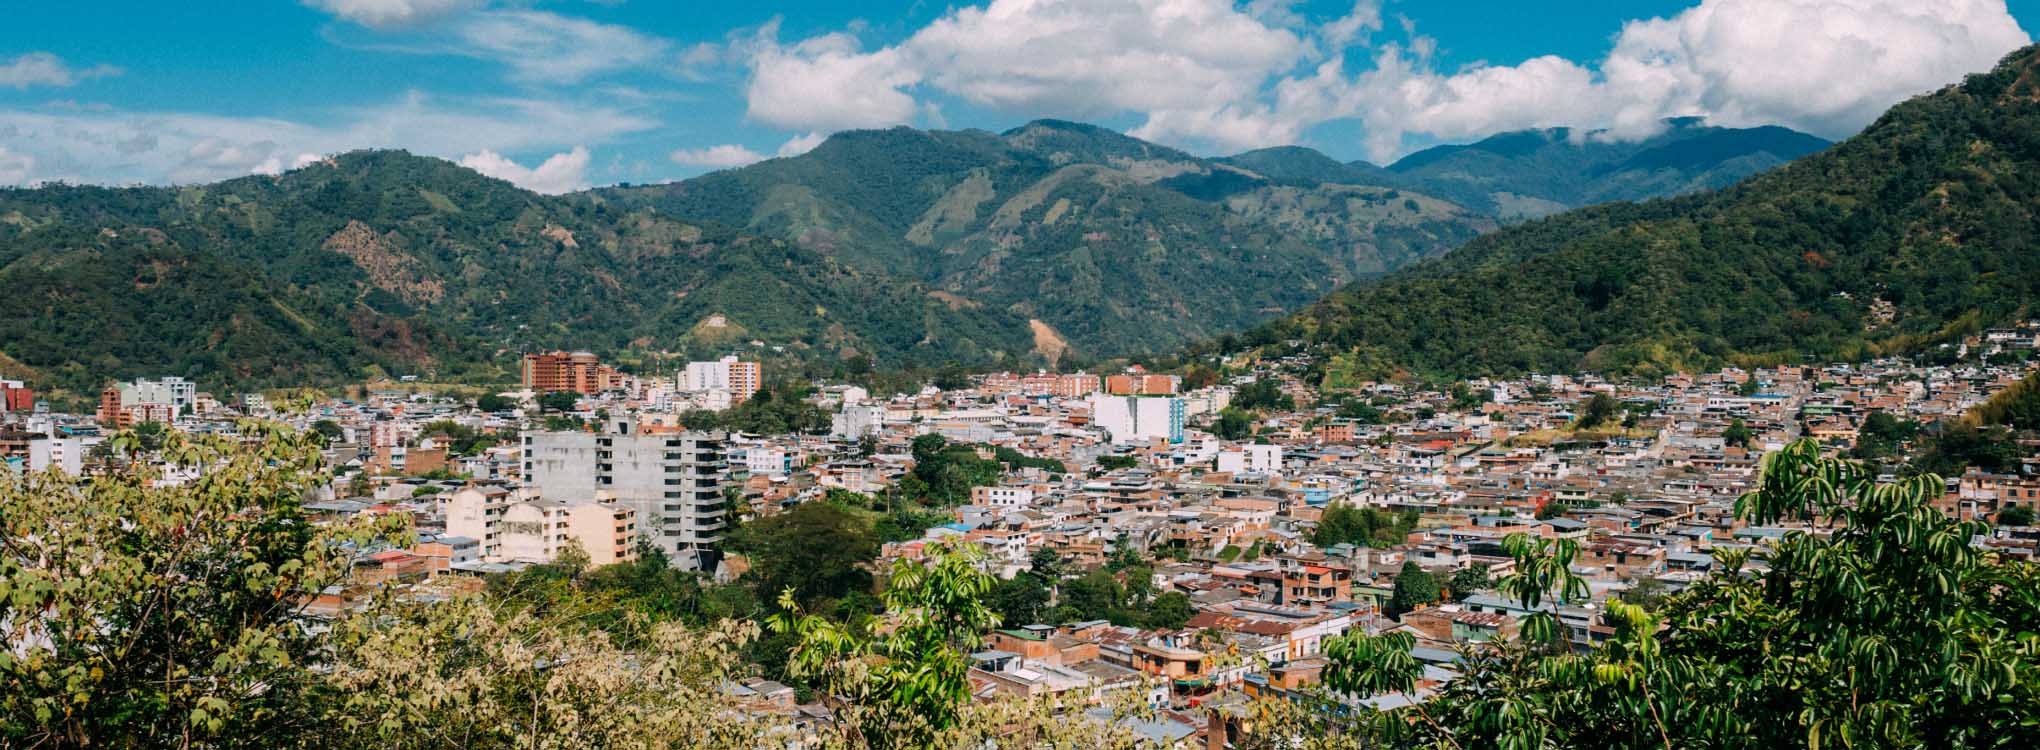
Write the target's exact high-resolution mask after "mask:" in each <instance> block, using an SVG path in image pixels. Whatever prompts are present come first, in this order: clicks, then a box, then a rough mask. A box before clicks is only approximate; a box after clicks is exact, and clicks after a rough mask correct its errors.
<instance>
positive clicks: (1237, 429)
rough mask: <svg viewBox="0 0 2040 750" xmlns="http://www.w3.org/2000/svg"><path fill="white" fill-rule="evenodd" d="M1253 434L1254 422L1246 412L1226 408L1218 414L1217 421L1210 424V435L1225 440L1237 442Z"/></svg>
mask: <svg viewBox="0 0 2040 750" xmlns="http://www.w3.org/2000/svg"><path fill="white" fill-rule="evenodd" d="M1253 432H1254V420H1253V418H1251V417H1248V416H1247V414H1246V412H1243V411H1240V410H1238V409H1234V408H1231V407H1227V408H1226V409H1224V410H1221V411H1220V412H1219V413H1218V419H1217V420H1216V421H1213V422H1212V423H1211V434H1213V435H1217V436H1218V437H1220V438H1224V439H1226V440H1238V439H1240V438H1244V437H1246V436H1248V435H1251V434H1253Z"/></svg>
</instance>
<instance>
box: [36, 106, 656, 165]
mask: <svg viewBox="0 0 2040 750" xmlns="http://www.w3.org/2000/svg"><path fill="white" fill-rule="evenodd" d="M654 125H655V123H654V122H652V121H651V120H648V119H645V118H643V117H640V116H637V115H634V114H630V113H627V112H624V111H620V110H615V109H611V108H607V107H601V106H591V105H585V104H579V103H573V102H558V101H548V100H536V99H478V100H477V99H462V100H448V101H441V100H436V99H433V98H430V97H427V96H424V95H422V94H417V93H412V94H409V95H406V96H404V97H401V98H399V99H398V100H396V101H394V102H391V103H389V104H385V105H381V106H374V107H357V108H342V109H336V110H333V111H332V112H331V113H330V114H329V115H328V116H327V117H324V118H322V119H321V121H320V123H319V124H309V123H306V122H298V121H292V120H284V119H277V118H260V117H223V116H218V115H207V114H197V113H189V112H128V111H118V110H114V111H73V110H68V109H46V110H25V109H11V110H10V109H0V147H4V148H7V149H9V150H10V151H11V152H13V153H16V154H21V155H25V156H27V157H31V158H32V159H33V161H32V162H31V164H32V171H31V172H30V173H29V174H28V175H26V177H25V178H23V179H22V180H17V181H42V180H66V181H71V182H87V183H97V184H133V183H152V184H162V183H184V184H189V183H199V182H211V181H215V180H221V179H226V178H229V177H239V176H242V175H247V174H256V173H274V172H277V171H281V170H283V169H288V168H293V167H296V166H302V165H303V164H305V163H308V162H309V161H313V160H316V159H317V158H318V156H317V155H319V154H332V153H338V152H342V151H349V150H353V149H362V148H404V149H408V150H411V151H413V152H415V153H420V154H427V155H431V156H439V157H445V158H455V157H458V156H460V155H464V154H475V153H476V152H478V151H484V150H486V151H492V152H495V153H498V154H501V153H520V152H530V151H539V150H548V149H562V148H568V147H572V146H575V145H580V144H599V143H605V142H609V141H612V140H614V139H615V138H616V137H618V136H621V135H623V134H627V133H634V132H640V131H644V130H649V129H650V128H652V127H653V126H654Z"/></svg>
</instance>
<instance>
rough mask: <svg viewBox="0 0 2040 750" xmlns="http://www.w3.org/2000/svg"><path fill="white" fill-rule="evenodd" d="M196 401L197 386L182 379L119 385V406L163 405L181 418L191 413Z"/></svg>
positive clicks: (169, 378)
mask: <svg viewBox="0 0 2040 750" xmlns="http://www.w3.org/2000/svg"><path fill="white" fill-rule="evenodd" d="M197 400H198V384H197V383H193V382H191V381H189V380H185V379H184V378H178V377H168V378H164V379H162V380H136V381H135V382H133V383H122V384H121V385H120V405H121V406H123V407H127V408H134V407H135V406H138V405H141V404H164V405H167V406H169V407H170V408H171V413H172V414H174V415H176V416H183V415H185V414H189V413H191V407H192V404H193V403H194V402H196V401H197Z"/></svg>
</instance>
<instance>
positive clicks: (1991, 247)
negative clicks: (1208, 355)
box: [1218, 48, 2040, 377]
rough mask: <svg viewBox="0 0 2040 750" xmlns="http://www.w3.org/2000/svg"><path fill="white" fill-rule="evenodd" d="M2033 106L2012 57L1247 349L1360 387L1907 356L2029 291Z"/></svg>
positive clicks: (1254, 340)
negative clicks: (1815, 144) (1836, 135)
mask: <svg viewBox="0 0 2040 750" xmlns="http://www.w3.org/2000/svg"><path fill="white" fill-rule="evenodd" d="M2036 93H2040V48H2027V49H2024V50H2020V51H2018V52H2015V53H2013V54H2012V55H2011V56H2009V57H2007V58H2006V59H2005V61H2004V62H2003V63H2002V64H2000V65H1999V66H1998V67H1997V68H1996V69H1995V70H1993V71H1991V72H1988V73H1983V74H1979V75H1974V76H1971V77H1970V78H1969V79H1968V80H1967V81H1965V82H1964V83H1962V84H1961V85H1958V86H1952V87H1949V88H1947V89H1944V90H1942V91H1940V92H1937V93H1933V94H1929V95H1926V96H1922V97H1919V98H1916V99H1913V100H1911V101H1908V102H1905V103H1903V104H1900V105H1898V106H1896V107H1894V108H1892V109H1891V110H1890V111H1889V112H1887V113H1885V115H1884V116H1883V117H1882V118H1880V119H1879V120H1878V121H1877V122H1876V123H1874V124H1872V125H1871V126H1870V127H1869V128H1868V129H1866V130H1864V131H1863V132H1862V133H1861V134H1859V135H1857V136H1855V137H1853V138H1850V139H1849V140H1847V141H1844V142H1842V143H1841V144H1838V145H1836V146H1835V147H1834V148H1831V149H1829V150H1827V151H1823V152H1821V153H1819V154H1815V155H1812V156H1808V157H1806V158H1804V159H1801V160H1799V161H1796V162H1793V163H1792V164H1790V165H1788V166H1785V167H1781V168H1779V169H1777V170H1774V171H1771V172H1768V173H1765V174H1763V175H1761V176H1758V177H1755V178H1752V179H1750V180H1748V181H1745V182H1743V183H1741V184H1738V185H1736V186H1735V187H1732V188H1729V189H1727V190H1724V191H1721V192H1718V193H1710V194H1703V195H1697V196H1691V197H1685V198H1676V199H1670V200H1662V201H1652V202H1649V203H1642V204H1626V203H1625V204H1612V205H1607V206H1601V207H1596V208H1588V209H1582V210H1578V211H1573V212H1570V213H1566V214H1562V215H1559V216H1554V217H1551V218H1548V219H1543V220H1540V221H1533V222H1529V223H1527V224H1522V225H1519V226H1515V227H1511V228H1509V229H1505V230H1503V231H1501V232H1497V233H1494V234H1490V235H1487V236H1484V237H1481V238H1479V239H1476V240H1474V241H1472V242H1469V243H1467V244H1466V245H1465V246H1464V247H1462V248H1460V249H1459V250H1457V251H1454V252H1452V253H1451V254H1449V255H1447V256H1445V257H1443V258H1440V259H1438V260H1436V261H1432V262H1428V263H1423V264H1420V265H1418V266H1416V267H1413V268H1410V269H1406V270H1404V271H1402V272H1399V273H1396V274H1394V275H1392V276H1390V277H1389V278H1387V279H1384V280H1382V281H1380V282H1379V283H1369V284H1360V285H1356V286H1354V287H1352V288H1350V289H1348V290H1345V291H1342V292H1340V293H1338V294H1335V295H1333V296H1332V297H1330V298H1328V299H1326V300H1325V301H1323V302H1321V303H1319V304H1317V305H1314V306H1312V307H1310V308H1308V309H1307V310H1305V311H1304V312H1302V313H1300V314H1298V315H1296V316H1293V317H1290V318H1286V319H1282V320H1280V321H1277V322H1275V323H1271V324H1269V325H1268V326H1265V327H1263V328H1261V329H1258V330H1256V331H1253V332H1251V333H1250V334H1248V335H1247V336H1245V337H1244V340H1243V342H1241V343H1244V344H1246V345H1249V346H1259V345H1274V344H1279V343H1280V342H1283V341H1286V340H1290V339H1299V338H1300V339H1303V340H1305V341H1306V342H1308V343H1310V344H1313V345H1317V346H1321V347H1323V348H1324V349H1325V350H1326V351H1328V352H1329V353H1333V354H1336V355H1337V359H1336V360H1335V362H1334V365H1335V366H1334V367H1333V368H1331V369H1333V370H1336V371H1340V372H1347V371H1353V372H1358V373H1359V374H1361V375H1366V376H1373V377H1380V376H1385V375H1391V374H1395V373H1397V372H1414V373H1417V374H1424V375H1445V376H1476V375H1485V374H1511V373H1522V372H1526V371H1544V372H1562V371H1573V370H1575V369H1578V368H1582V367H1585V368H1588V369H1595V370H1601V371H1608V372H1615V373H1635V374H1643V375H1649V374H1656V373H1663V372H1666V371H1672V370H1685V371H1695V370H1699V369H1710V368H1712V367H1714V366H1716V365H1720V364H1722V363H1728V362H1735V363H1744V364H1762V363H1770V362H1797V361H1800V360H1801V359H1802V358H1805V357H1814V358H1818V359H1822V360H1834V359H1841V360H1849V359H1856V358H1860V357H1864V356H1869V355H1877V354H1882V353H1900V352H1909V351H1913V350H1915V349H1917V348H1919V347H1920V346H1921V345H1922V344H1924V343H1928V342H1932V341H1938V340H1942V339H1945V338H1946V337H1948V336H1950V335H1953V334H1955V333H1959V332H1963V331H1966V330H1972V329H1974V328H1976V327H1978V326H1980V325H1986V324H1989V323H1991V322H1994V321H2001V320H2005V319H2007V318H2011V317H2015V316H2017V315H2021V314H2024V313H2026V312H2029V310H2027V307H2028V301H2029V300H2032V299H2035V298H2036V297H2040V255H2036V254H2035V253H2033V252H2032V251H2031V249H2032V247H2033V246H2034V244H2035V243H2036V241H2040V209H2036V208H2035V207H2036V206H2040V140H2036V138H2035V136H2034V134H2035V133H2040V98H2036ZM1887 312H1888V313H1889V315H1890V317H1889V319H1888V320H1887V319H1886V316H1885V313H1887ZM1228 343H1233V342H1228ZM1233 345H1235V346H1237V345H1238V344H1237V343H1234V344H1233ZM1218 348H1225V347H1223V346H1221V347H1218Z"/></svg>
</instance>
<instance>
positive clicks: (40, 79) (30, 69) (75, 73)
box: [0, 52, 122, 89]
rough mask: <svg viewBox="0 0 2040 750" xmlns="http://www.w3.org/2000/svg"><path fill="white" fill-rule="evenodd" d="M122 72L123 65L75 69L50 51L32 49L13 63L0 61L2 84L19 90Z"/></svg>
mask: <svg viewBox="0 0 2040 750" xmlns="http://www.w3.org/2000/svg"><path fill="white" fill-rule="evenodd" d="M121 72H122V71H121V69H120V68H118V67H115V66H112V65H94V66H92V67H90V68H83V69H80V68H73V67H71V66H70V65H68V64H66V63H65V62H64V59H63V58H61V57H57V56H56V55H52V54H50V53H48V52H30V53H27V54H24V55H22V56H20V57H16V58H14V60H13V61H12V62H7V63H0V86H6V87H11V88H17V89H26V88H29V87H31V86H72V85H76V84H77V83H78V82H80V81H85V80H90V79H93V78H105V77H107V76H117V75H120V74H121Z"/></svg>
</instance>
